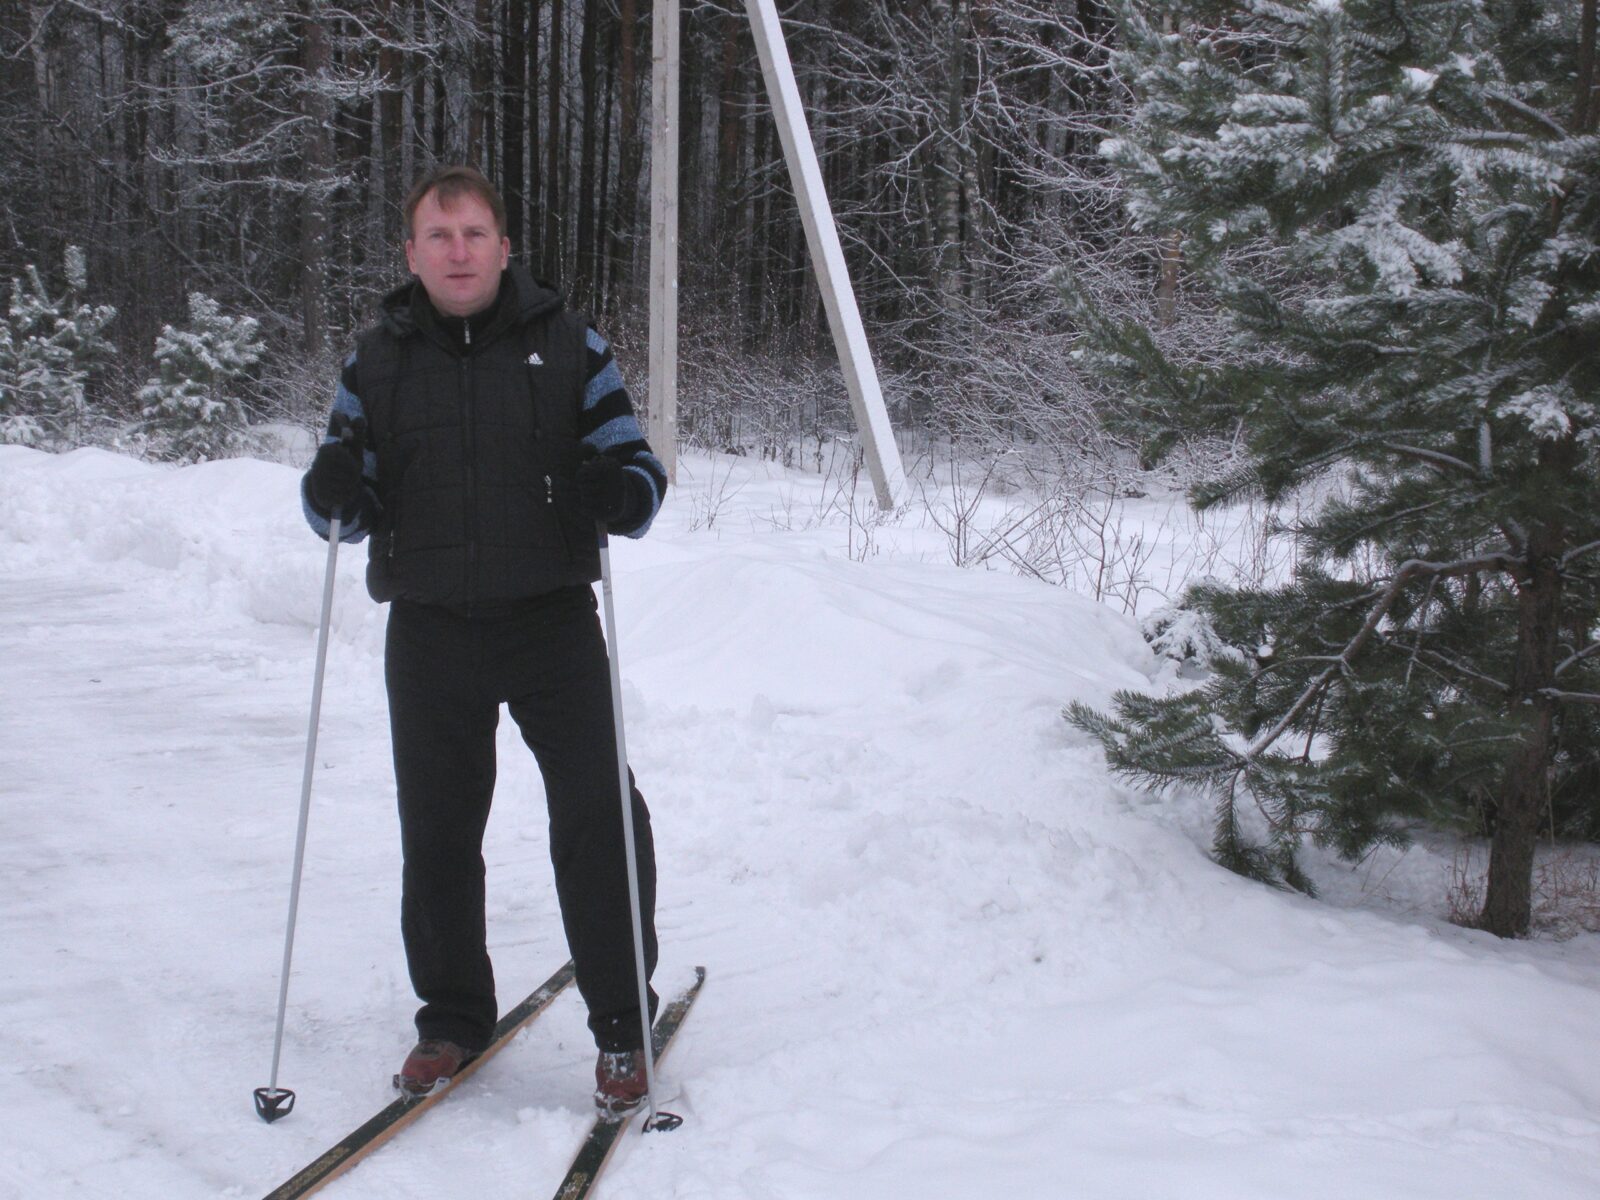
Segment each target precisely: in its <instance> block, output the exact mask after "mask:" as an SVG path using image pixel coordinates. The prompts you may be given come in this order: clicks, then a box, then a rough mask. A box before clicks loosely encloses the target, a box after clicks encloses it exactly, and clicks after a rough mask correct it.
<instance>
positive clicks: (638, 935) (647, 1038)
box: [596, 522, 683, 1133]
mask: <svg viewBox="0 0 1600 1200" xmlns="http://www.w3.org/2000/svg"><path fill="white" fill-rule="evenodd" d="M596 528H597V529H598V531H599V535H600V592H601V594H602V596H603V597H604V598H605V610H606V649H607V650H608V652H609V653H608V654H607V657H608V658H609V659H610V660H611V716H612V721H613V723H614V724H615V725H616V729H617V788H618V794H619V795H620V796H621V797H622V844H623V849H624V851H625V852H626V854H627V859H628V915H629V916H630V917H632V918H633V966H634V971H635V972H636V973H637V975H638V979H639V1028H640V1030H641V1031H642V1036H643V1038H644V1086H645V1103H646V1104H647V1106H648V1107H649V1109H650V1117H649V1119H648V1120H646V1121H645V1123H644V1129H645V1132H646V1133H649V1132H651V1131H652V1130H657V1129H659V1130H668V1129H676V1128H677V1127H678V1126H679V1125H682V1124H683V1118H682V1117H680V1116H678V1115H676V1114H675V1113H658V1112H657V1111H656V1065H655V1057H656V1056H655V1039H654V1037H652V1036H651V1030H650V989H649V984H648V982H647V981H646V979H645V965H644V915H643V905H642V904H641V902H640V899H639V853H638V850H637V849H636V848H635V847H634V844H633V786H632V784H631V783H630V782H629V780H628V747H627V744H626V742H625V741H624V739H623V733H622V660H621V659H620V658H619V657H618V654H617V609H616V604H615V603H614V602H613V600H612V598H611V546H610V542H609V539H608V538H607V537H606V527H605V524H604V523H603V522H600V523H597V526H596Z"/></svg>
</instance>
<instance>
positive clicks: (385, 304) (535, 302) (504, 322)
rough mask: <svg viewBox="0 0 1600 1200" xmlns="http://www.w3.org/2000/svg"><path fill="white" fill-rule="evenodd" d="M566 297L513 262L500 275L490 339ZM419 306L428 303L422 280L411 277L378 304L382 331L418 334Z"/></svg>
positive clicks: (560, 305) (556, 307)
mask: <svg viewBox="0 0 1600 1200" xmlns="http://www.w3.org/2000/svg"><path fill="white" fill-rule="evenodd" d="M566 302H567V299H566V297H565V296H564V295H563V294H562V293H561V291H560V290H559V289H558V288H556V287H555V285H553V284H549V283H546V282H545V281H544V280H542V279H535V278H534V277H533V275H532V274H531V273H530V272H529V270H528V268H527V267H525V266H523V265H522V264H521V263H517V262H514V263H512V264H511V265H509V266H508V267H506V269H505V270H504V271H502V272H500V293H499V296H498V297H497V298H496V301H495V310H496V311H495V317H494V320H493V324H492V328H491V329H490V331H489V332H490V334H491V336H492V335H493V334H496V333H499V332H500V331H501V330H503V329H506V328H509V327H512V326H516V325H525V324H527V323H528V322H529V321H531V320H533V319H534V318H535V317H542V316H544V315H546V314H548V313H553V312H557V311H559V310H560V309H562V308H563V307H565V305H566ZM419 305H427V306H428V308H429V309H431V308H432V305H431V304H429V303H428V298H427V292H426V291H425V290H424V289H423V287H422V281H421V280H420V279H418V278H417V277H416V276H415V275H413V276H412V277H411V279H410V281H409V282H406V283H403V284H401V285H400V286H399V287H397V288H395V289H394V290H393V291H391V292H389V293H388V294H387V295H386V296H384V298H383V299H382V300H381V301H379V302H378V308H379V311H380V313H381V314H382V321H383V325H384V326H385V328H387V329H388V330H389V332H390V333H392V334H394V336H395V337H398V338H404V337H410V336H411V335H412V334H414V333H417V332H419V331H420V327H419V325H418V320H417V308H418V306H419Z"/></svg>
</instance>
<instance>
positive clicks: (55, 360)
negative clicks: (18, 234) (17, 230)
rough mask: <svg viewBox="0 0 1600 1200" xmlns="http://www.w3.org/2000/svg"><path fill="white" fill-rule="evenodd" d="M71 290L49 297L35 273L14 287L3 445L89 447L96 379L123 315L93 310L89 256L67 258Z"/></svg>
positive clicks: (4, 346) (3, 355)
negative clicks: (88, 298) (112, 328)
mask: <svg viewBox="0 0 1600 1200" xmlns="http://www.w3.org/2000/svg"><path fill="white" fill-rule="evenodd" d="M63 267H64V272H65V275H66V278H67V291H66V292H65V293H63V294H62V295H60V296H51V295H50V292H49V289H48V288H47V287H46V286H45V282H44V279H43V277H42V276H41V275H40V273H39V270H38V268H37V267H34V266H31V265H30V266H29V267H28V268H27V270H26V271H25V272H24V278H22V279H13V280H12V281H11V304H10V307H9V309H8V311H7V322H6V324H5V326H4V327H0V442H14V443H21V444H22V445H25V446H50V447H63V446H73V445H78V444H80V443H82V442H83V440H84V437H85V433H86V425H87V419H88V415H89V406H88V397H87V386H88V381H89V377H90V374H91V372H92V371H93V370H94V369H95V367H96V366H98V365H99V364H100V363H101V362H103V361H104V360H105V359H106V358H107V357H109V355H110V354H111V352H112V346H111V344H110V342H108V341H107V340H106V339H105V338H104V337H103V336H102V334H103V332H104V330H105V328H106V326H107V325H109V324H110V323H111V321H112V320H113V319H114V318H115V317H116V315H117V310H116V309H115V308H112V307H110V306H109V305H89V304H85V303H83V302H82V301H81V300H80V299H79V297H80V295H81V294H82V293H83V292H84V291H85V290H86V288H87V287H88V269H87V263H86V260H85V258H84V254H83V251H82V250H81V249H79V248H78V247H77V246H68V247H67V249H66V252H65V254H64V256H63Z"/></svg>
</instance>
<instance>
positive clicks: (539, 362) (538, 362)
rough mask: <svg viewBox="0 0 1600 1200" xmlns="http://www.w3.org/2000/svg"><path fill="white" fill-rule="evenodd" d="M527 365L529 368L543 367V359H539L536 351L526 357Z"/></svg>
mask: <svg viewBox="0 0 1600 1200" xmlns="http://www.w3.org/2000/svg"><path fill="white" fill-rule="evenodd" d="M528 365H529V366H530V367H542V366H544V359H542V358H540V357H539V352H538V351H537V350H535V351H534V352H533V353H532V354H530V355H528Z"/></svg>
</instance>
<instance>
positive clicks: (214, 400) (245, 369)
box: [139, 292, 265, 462]
mask: <svg viewBox="0 0 1600 1200" xmlns="http://www.w3.org/2000/svg"><path fill="white" fill-rule="evenodd" d="M258 331H259V326H258V323H257V322H256V320H255V319H254V318H253V317H229V316H225V315H223V313H222V308H221V305H219V304H218V303H217V302H216V301H215V300H213V299H211V298H210V297H209V296H205V295H203V294H201V293H200V292H192V293H190V295H189V328H187V329H175V328H173V327H172V326H171V325H164V326H162V329H161V335H160V336H159V337H158V338H156V348H155V360H156V364H157V367H158V369H159V372H160V373H159V375H158V376H157V377H156V378H154V379H151V380H150V381H149V382H148V383H147V384H146V385H145V386H144V387H143V388H141V389H140V390H139V400H140V401H141V402H142V403H143V404H144V406H145V408H144V422H145V423H144V428H145V431H146V432H147V433H148V434H149V435H150V436H151V438H152V447H153V449H155V451H156V452H157V453H159V454H161V455H162V456H163V457H166V458H171V459H175V460H177V461H179V462H204V461H206V460H207V459H216V458H227V457H229V456H230V455H236V454H238V453H240V452H241V451H242V450H243V449H244V446H245V442H246V438H247V437H248V433H249V422H248V420H247V418H246V416H245V411H244V406H243V405H242V404H241V402H240V400H239V396H238V388H237V386H236V385H237V384H238V382H239V381H241V380H243V379H246V378H248V377H249V375H250V371H251V369H252V368H253V367H254V366H255V365H256V364H257V363H258V362H259V361H260V360H261V355H262V352H263V350H264V349H265V347H264V345H263V344H262V343H261V342H260V341H259V340H258V338H257V334H258Z"/></svg>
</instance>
